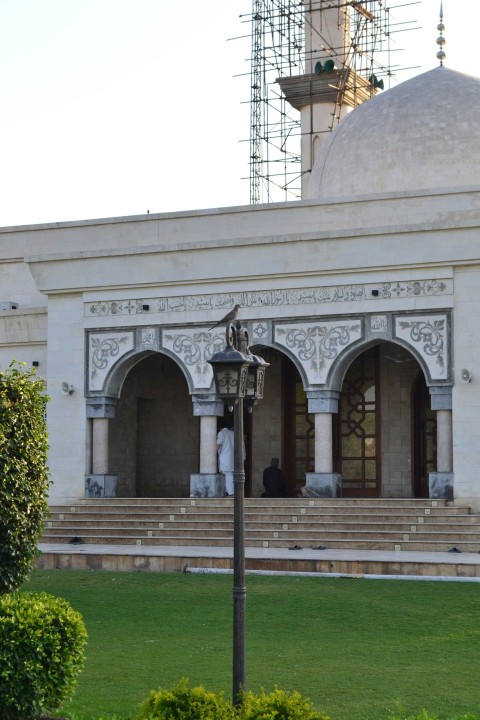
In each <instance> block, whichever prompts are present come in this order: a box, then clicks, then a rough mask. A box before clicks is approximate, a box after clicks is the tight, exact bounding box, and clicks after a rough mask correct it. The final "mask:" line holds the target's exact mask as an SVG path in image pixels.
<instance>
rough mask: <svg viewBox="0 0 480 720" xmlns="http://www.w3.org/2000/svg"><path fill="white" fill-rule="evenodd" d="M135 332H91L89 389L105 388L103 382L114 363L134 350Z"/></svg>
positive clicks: (93, 390) (89, 341)
mask: <svg viewBox="0 0 480 720" xmlns="http://www.w3.org/2000/svg"><path fill="white" fill-rule="evenodd" d="M134 344H135V338H134V332H133V330H132V331H125V332H103V333H91V334H90V335H89V337H88V390H89V391H90V392H95V391H100V390H102V389H103V383H104V382H105V378H106V377H107V375H108V373H109V371H110V369H111V368H112V367H113V365H114V364H115V363H116V362H118V360H120V358H121V357H123V356H124V355H126V354H127V353H128V352H130V351H131V350H133V348H134Z"/></svg>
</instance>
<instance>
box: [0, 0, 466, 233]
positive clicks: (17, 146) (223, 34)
mask: <svg viewBox="0 0 480 720" xmlns="http://www.w3.org/2000/svg"><path fill="white" fill-rule="evenodd" d="M406 2H410V3H411V2H412V0H406ZM400 3H401V0H390V3H389V4H390V5H399V4H400ZM250 9H251V0H203V1H200V0H1V2H0V88H1V110H0V162H1V165H0V226H8V225H23V224H30V223H42V222H57V221H64V220H81V219H87V218H97V217H113V216H120V215H136V214H142V213H145V212H147V210H149V211H150V212H151V213H154V212H169V211H176V210H189V209H196V208H207V207H224V206H228V205H242V204H247V203H248V199H249V186H248V181H247V180H245V179H243V180H242V178H245V177H246V176H247V175H248V142H241V141H242V140H248V137H249V107H248V100H249V92H250V91H249V84H248V79H247V78H246V77H245V76H243V77H242V75H243V74H245V73H247V72H248V70H249V64H248V57H249V53H250V45H249V41H248V40H235V41H230V40H229V38H232V37H236V36H242V35H245V34H248V32H249V25H248V23H242V22H241V19H240V17H239V16H240V15H242V14H244V15H247V14H248V13H249V11H250ZM439 9H440V0H422V2H421V3H420V4H411V5H410V6H409V7H407V8H406V9H405V8H404V9H403V10H400V9H399V10H394V11H393V12H394V13H397V15H398V14H399V13H403V14H405V12H406V11H408V13H407V14H408V16H409V17H410V18H411V19H412V20H416V21H417V26H418V28H419V29H416V30H413V31H411V32H409V33H402V34H401V35H397V37H396V38H395V39H396V42H397V47H399V48H404V49H405V50H404V53H403V55H402V60H401V64H402V65H403V66H419V67H417V68H416V69H412V70H410V71H405V72H403V73H399V74H398V79H399V80H405V79H407V78H408V77H409V76H410V75H412V74H417V73H419V72H423V71H425V70H429V69H432V68H433V67H435V66H436V65H437V64H438V62H437V60H436V52H437V49H438V48H437V45H436V37H437V35H438V32H437V29H436V26H437V23H438V16H439ZM443 10H444V22H445V26H446V30H445V37H446V41H447V43H446V45H445V51H446V53H447V60H446V63H445V64H446V65H447V66H449V67H451V68H453V69H455V70H460V71H462V72H466V73H468V74H471V75H477V76H480V57H479V52H478V50H477V48H476V42H477V36H478V28H479V27H480V0H443ZM235 76H239V77H235Z"/></svg>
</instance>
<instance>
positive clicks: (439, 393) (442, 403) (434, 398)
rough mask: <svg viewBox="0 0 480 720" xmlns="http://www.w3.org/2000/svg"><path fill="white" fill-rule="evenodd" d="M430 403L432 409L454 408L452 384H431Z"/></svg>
mask: <svg viewBox="0 0 480 720" xmlns="http://www.w3.org/2000/svg"><path fill="white" fill-rule="evenodd" d="M429 391H430V404H431V408H432V410H451V409H452V386H451V385H430V387H429Z"/></svg>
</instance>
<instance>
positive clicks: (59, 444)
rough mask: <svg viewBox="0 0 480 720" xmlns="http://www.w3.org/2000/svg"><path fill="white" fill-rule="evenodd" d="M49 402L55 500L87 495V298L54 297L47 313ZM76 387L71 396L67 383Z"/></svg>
mask: <svg viewBox="0 0 480 720" xmlns="http://www.w3.org/2000/svg"><path fill="white" fill-rule="evenodd" d="M48 323H49V325H48V383H47V390H48V394H49V396H50V402H49V403H48V406H47V420H48V433H49V444H50V452H49V461H48V462H49V467H50V473H51V479H52V481H53V485H52V487H51V490H50V501H51V502H52V503H53V504H54V503H56V502H59V501H61V500H63V501H65V500H69V499H75V498H79V497H83V496H84V488H85V470H86V467H85V466H86V461H85V444H86V432H87V427H86V412H85V397H84V358H85V346H84V330H83V302H82V296H81V295H80V294H77V295H68V296H61V295H60V296H53V297H51V298H50V300H49V311H48ZM63 382H67V383H68V384H69V385H73V388H74V392H73V393H72V394H71V395H65V394H63V393H62V383H63Z"/></svg>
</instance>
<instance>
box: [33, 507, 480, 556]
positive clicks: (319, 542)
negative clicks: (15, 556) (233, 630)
mask: <svg viewBox="0 0 480 720" xmlns="http://www.w3.org/2000/svg"><path fill="white" fill-rule="evenodd" d="M42 543H47V544H52V543H55V544H62V545H72V544H78V545H80V544H82V545H83V544H95V545H109V546H112V545H115V546H129V545H130V546H132V545H133V546H136V547H137V548H141V547H165V546H166V547H171V546H182V547H188V546H192V547H193V546H208V547H211V548H216V547H217V548H220V547H222V548H225V547H231V546H232V543H233V500H232V499H231V498H111V499H110V498H109V499H107V498H105V499H103V498H102V499H98V500H95V499H82V500H79V501H78V502H76V503H75V504H71V505H65V506H52V507H50V513H49V516H48V518H47V520H46V523H45V529H44V533H43V538H42ZM245 546H246V548H261V549H263V550H264V551H268V549H272V550H274V549H292V550H293V549H295V550H299V549H305V550H307V549H309V550H324V549H327V550H367V551H368V550H371V551H374V550H379V551H420V552H441V553H445V552H449V551H450V552H456V551H458V552H467V553H478V552H480V515H477V514H473V513H471V512H470V511H469V509H468V508H463V507H456V506H454V505H452V504H451V503H449V502H447V501H445V500H431V499H425V500H423V499H422V500H417V499H411V500H409V499H402V500H397V499H347V498H343V499H322V498H281V499H269V498H246V499H245Z"/></svg>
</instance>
